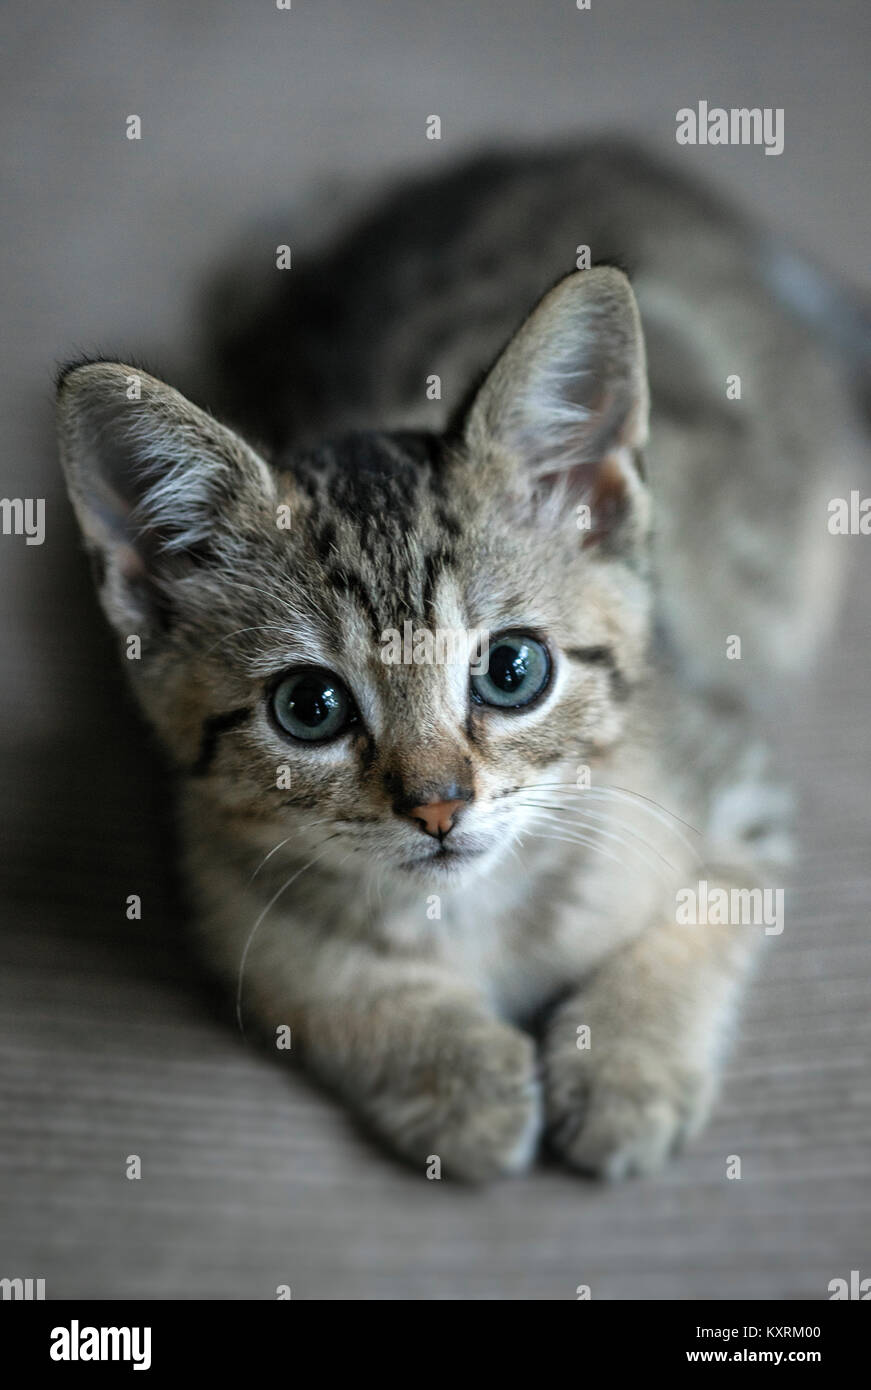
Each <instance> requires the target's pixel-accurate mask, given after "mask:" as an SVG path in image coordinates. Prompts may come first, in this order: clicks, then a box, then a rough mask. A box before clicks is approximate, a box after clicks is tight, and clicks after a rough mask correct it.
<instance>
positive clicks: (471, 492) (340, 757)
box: [158, 436, 645, 880]
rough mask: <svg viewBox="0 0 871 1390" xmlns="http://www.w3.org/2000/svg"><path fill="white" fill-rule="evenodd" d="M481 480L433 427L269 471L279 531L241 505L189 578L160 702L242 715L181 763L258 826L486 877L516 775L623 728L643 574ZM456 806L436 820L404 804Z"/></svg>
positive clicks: (641, 619) (590, 749)
mask: <svg viewBox="0 0 871 1390" xmlns="http://www.w3.org/2000/svg"><path fill="white" fill-rule="evenodd" d="M470 464H471V465H472V466H470ZM485 474H486V460H482V459H477V460H475V461H472V460H470V459H469V458H468V457H466V456H463V455H461V456H459V457H457V458H455V459H453V458H452V457H451V454H450V451H449V450H448V449H446V448H444V447H441V446H439V445H438V444H437V443H435V442H434V441H431V440H428V439H423V438H416V437H410V436H406V437H397V436H394V437H389V436H366V437H363V438H358V439H354V440H349V441H345V442H344V443H342V444H339V445H338V446H336V447H335V448H332V449H325V450H323V451H321V452H320V453H319V454H317V455H314V456H309V457H308V458H307V459H305V460H298V461H297V462H296V464H295V467H294V470H293V472H290V473H287V474H279V475H278V477H277V494H276V496H277V506H278V507H281V506H282V505H287V506H288V507H289V508H290V514H291V518H292V520H291V525H290V530H280V529H278V528H277V527H276V525H275V524H274V522H273V521H271V519H270V520H268V521H266V524H265V525H262V526H261V525H260V524H259V523H258V521H257V519H256V517H255V518H254V519H253V520H252V519H249V522H248V523H246V524H243V525H241V526H240V534H239V535H238V537H237V538H236V545H237V546H238V547H239V551H240V553H236V554H234V555H233V558H232V562H231V561H230V560H229V559H228V560H227V561H225V563H224V567H223V568H221V566H220V564H216V566H215V568H214V569H213V570H212V571H210V572H207V569H206V565H205V564H202V565H201V566H200V567H199V570H198V572H197V573H196V576H195V577H192V578H191V580H190V584H189V595H188V603H189V612H190V614H191V618H190V620H189V624H188V625H187V627H186V630H184V632H183V636H182V638H181V641H180V642H179V645H178V647H177V648H176V646H175V643H173V648H172V650H173V656H172V657H169V656H168V657H167V658H166V659H165V662H164V663H162V664H163V672H162V675H161V678H160V681H161V686H162V689H163V694H162V696H161V712H160V714H159V715H158V718H159V721H160V722H161V723H162V722H164V721H169V720H172V719H173V711H174V710H176V709H179V708H185V709H187V710H190V709H191V707H192V706H197V707H198V709H199V713H200V715H201V716H202V719H203V721H204V723H205V722H206V721H207V720H208V718H209V716H210V715H211V714H213V713H218V714H222V713H225V712H226V713H232V712H233V711H236V710H240V711H246V713H244V714H241V713H240V715H239V719H238V722H236V723H234V724H233V726H232V727H228V728H226V729H224V730H223V732H221V733H220V734H219V736H218V737H217V738H215V739H214V741H213V742H212V743H211V748H210V750H209V748H207V753H206V758H205V759H203V758H201V756H200V752H199V749H198V748H191V746H190V743H189V742H188V745H187V749H186V757H185V761H186V763H187V765H188V766H190V765H191V764H193V765H198V767H199V771H198V774H197V776H198V779H200V780H202V781H203V782H204V783H207V784H208V789H209V792H210V794H212V795H213V796H214V797H216V798H217V799H218V800H219V801H220V803H221V804H222V806H224V807H225V808H226V811H227V812H228V813H230V814H232V815H234V816H236V817H248V818H249V820H250V827H249V828H250V829H251V831H252V832H253V833H256V837H257V840H258V843H260V844H262V843H265V840H271V842H272V843H277V842H278V841H279V840H280V839H282V837H283V836H284V835H288V834H292V835H294V836H295V837H299V836H303V835H304V836H305V837H306V844H307V845H309V846H310V847H311V848H312V850H313V851H314V850H315V849H317V848H318V847H319V846H320V845H321V844H323V845H324V846H326V845H327V844H329V845H330V849H329V850H328V851H327V850H325V857H326V859H327V862H328V863H332V864H338V863H339V862H341V861H342V860H343V859H345V860H346V861H347V863H348V866H349V868H351V869H354V868H359V866H360V862H361V861H360V856H364V857H365V858H366V859H369V860H373V861H375V862H377V863H378V864H380V865H383V866H386V867H387V868H388V869H390V870H395V871H397V872H399V873H401V874H403V875H409V874H418V875H420V874H423V875H424V876H426V877H427V878H428V879H430V880H432V879H437V878H444V877H445V876H446V875H456V874H458V873H461V872H466V871H475V870H476V869H479V868H482V867H484V866H486V865H488V864H490V863H492V861H493V859H494V857H497V856H500V855H502V854H507V853H508V850H509V848H510V847H511V846H512V844H513V843H514V842H515V840H516V837H517V832H518V830H519V829H520V828H521V827H522V826H523V824H524V823H525V822H526V821H527V819H528V818H529V815H530V810H529V807H528V805H524V800H525V798H524V795H523V789H524V788H526V787H538V788H540V787H541V786H542V785H543V784H547V783H551V784H553V783H557V782H565V781H566V780H569V781H570V782H571V783H572V784H574V783H575V781H576V778H577V766H578V764H582V763H586V762H588V761H589V760H590V759H592V758H594V757H595V756H596V754H597V752H599V751H601V750H602V749H603V748H605V747H607V746H609V745H610V744H611V743H612V742H613V741H614V739H615V738H616V737H617V735H618V733H619V731H620V728H621V726H622V720H623V716H624V709H625V696H626V693H627V691H628V688H629V687H630V685H631V684H632V683H633V681H634V680H635V679H636V677H637V673H638V667H639V662H640V659H641V651H642V644H643V637H644V629H645V589H644V585H643V583H642V581H641V580H639V578H638V577H637V576H636V575H634V574H633V572H632V571H631V570H629V569H626V568H625V567H623V566H620V565H616V564H615V563H614V562H613V561H610V562H609V561H604V562H603V561H602V560H601V559H600V558H598V557H597V556H596V555H595V552H593V551H590V552H587V551H585V550H583V549H582V548H581V546H580V544H579V532H578V529H577V518H576V515H575V513H574V512H573V511H572V510H571V509H569V510H568V512H567V513H565V514H563V515H562V516H561V517H558V518H557V520H556V523H555V524H551V525H547V524H542V518H541V517H539V516H538V515H537V514H536V512H535V510H534V509H532V508H531V507H529V506H528V505H526V503H525V502H524V499H523V498H517V497H515V498H511V497H509V496H507V495H506V494H504V493H502V494H500V492H499V491H498V490H496V491H493V490H492V488H491V486H490V483H489V481H488V480H487V478H486V476H485ZM231 540H232V536H231V535H228V536H227V539H226V541H225V543H224V546H223V547H222V546H220V545H219V546H217V550H218V553H221V551H222V549H223V550H224V552H225V553H228V552H229V545H230V543H231ZM391 634H396V635H395V637H392V636H391ZM482 634H489V640H487V639H486V637H485V638H484V640H483V652H482V653H480V652H479V651H478V649H477V646H476V641H477V640H479V639H480V637H481V636H482ZM177 640H178V639H177ZM481 655H483V657H484V660H481V659H480V657H481ZM415 657H416V658H417V660H415ZM485 667H486V670H485V669H484V668H485ZM168 688H171V689H172V691H173V694H172V696H171V698H170V699H169V700H167V698H166V693H165V692H166V690H167V689H168ZM192 723H193V727H194V728H195V727H196V721H192ZM208 733H209V725H208V724H207V723H206V738H207V739H208ZM178 752H181V748H180V747H179V748H178ZM551 796H552V799H554V800H557V801H558V800H559V796H558V795H556V796H554V795H553V788H551ZM527 800H528V798H527ZM452 801H458V802H460V803H461V805H460V806H459V807H458V808H456V811H455V814H454V816H453V824H452V827H451V829H450V832H449V833H448V834H446V835H443V836H439V835H438V834H435V835H433V834H431V833H426V830H425V825H426V821H425V819H422V818H421V817H420V816H419V815H418V816H417V817H415V816H414V815H413V814H412V813H413V812H415V811H416V810H419V808H422V807H426V806H427V805H431V804H433V803H443V802H452ZM431 828H435V829H437V826H435V825H433V826H431ZM328 837H332V838H328Z"/></svg>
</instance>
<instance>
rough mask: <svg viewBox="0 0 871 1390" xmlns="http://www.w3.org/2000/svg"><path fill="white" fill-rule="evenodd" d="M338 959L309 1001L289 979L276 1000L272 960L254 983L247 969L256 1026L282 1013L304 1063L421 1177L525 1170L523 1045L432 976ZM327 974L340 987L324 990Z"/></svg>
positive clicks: (536, 1092)
mask: <svg viewBox="0 0 871 1390" xmlns="http://www.w3.org/2000/svg"><path fill="white" fill-rule="evenodd" d="M348 954H349V953H347V952H346V953H345V955H344V958H343V960H342V961H341V965H339V964H338V962H337V969H336V971H335V974H334V972H333V971H332V970H331V969H329V968H327V969H326V970H325V969H319V970H318V971H317V975H318V977H319V979H320V981H321V984H319V985H318V986H316V987H315V988H314V989H313V990H312V992H311V993H309V992H308V991H306V992H305V993H304V994H303V995H301V994H300V991H299V985H300V980H299V977H298V976H297V978H296V979H295V981H294V988H293V990H292V991H291V990H290V988H288V992H287V995H286V996H285V997H284V999H282V993H283V991H282V990H281V980H280V978H279V979H277V978H276V973H275V969H274V966H275V961H274V959H273V961H272V963H271V966H270V968H269V970H268V971H267V973H266V975H265V976H264V977H262V978H261V979H259V980H258V979H257V976H256V968H255V972H254V973H253V974H252V972H249V975H248V978H247V980H246V996H247V997H248V999H249V1000H250V1001H251V1002H252V1003H255V1006H256V1007H257V1009H258V1014H259V1017H260V1022H261V1024H262V1025H263V1026H265V1027H266V1028H267V1029H272V1028H274V1027H275V1026H277V1024H278V1023H280V1022H281V1019H282V1015H284V1016H285V1017H286V1016H287V1015H288V1014H289V1016H290V1021H291V1022H292V1025H293V1040H294V1041H293V1045H294V1049H296V1046H297V1043H299V1044H300V1050H301V1052H302V1056H303V1060H304V1061H305V1062H306V1064H307V1065H308V1066H309V1067H310V1068H311V1070H312V1071H314V1072H315V1073H316V1074H317V1075H318V1076H319V1077H321V1078H322V1079H323V1080H325V1081H326V1082H327V1083H328V1084H329V1085H330V1086H331V1087H332V1088H333V1089H335V1090H337V1091H338V1092H340V1094H341V1095H342V1096H343V1097H344V1098H345V1099H346V1100H347V1102H348V1103H349V1105H350V1106H351V1108H352V1109H353V1110H355V1111H356V1112H357V1113H358V1114H359V1115H360V1116H361V1117H362V1118H363V1119H364V1121H365V1122H366V1123H367V1125H368V1126H370V1127H371V1128H372V1129H373V1130H374V1131H376V1132H377V1133H378V1134H379V1135H380V1136H381V1138H382V1139H384V1140H385V1141H386V1142H387V1143H388V1144H389V1146H390V1147H391V1148H393V1149H394V1150H395V1151H396V1152H397V1153H399V1154H400V1155H402V1156H403V1157H405V1158H406V1159H408V1160H410V1162H412V1163H413V1164H414V1165H415V1166H416V1167H417V1168H418V1169H419V1171H420V1172H424V1170H425V1168H426V1165H427V1161H428V1160H429V1159H430V1157H431V1156H438V1158H439V1159H440V1160H441V1165H442V1170H443V1171H444V1173H445V1174H448V1175H451V1174H453V1175H454V1176H457V1177H460V1178H465V1179H468V1180H471V1181H483V1180H486V1179H488V1178H493V1177H496V1176H498V1175H499V1174H503V1173H512V1172H517V1171H520V1170H521V1169H523V1168H525V1167H527V1166H528V1164H529V1162H530V1161H531V1159H532V1157H533V1155H534V1152H535V1149H536V1146H537V1141H538V1136H539V1132H540V1129H541V1109H542V1107H541V1097H540V1087H539V1083H538V1077H537V1066H536V1054H535V1046H534V1043H533V1041H532V1039H530V1038H529V1037H527V1035H526V1034H524V1033H521V1032H519V1031H518V1030H516V1029H514V1028H511V1027H507V1026H505V1025H504V1024H502V1023H500V1022H498V1021H497V1020H496V1019H495V1018H493V1017H492V1016H491V1015H490V1014H489V1013H488V1012H487V1010H486V1008H485V1006H484V1004H483V1002H482V1000H481V998H480V997H479V996H478V995H477V994H475V993H473V992H471V991H470V990H469V988H468V986H464V985H463V984H462V982H460V981H458V980H456V979H454V978H453V977H452V976H450V975H449V974H448V973H447V972H445V971H443V970H441V969H438V968H437V967H431V966H429V965H425V964H421V965H413V964H411V963H410V962H404V963H403V962H393V963H391V962H389V961H387V960H384V959H383V958H381V959H378V958H375V957H374V956H373V955H370V954H369V953H368V952H364V951H359V952H356V953H355V957H354V959H353V960H349V959H348ZM329 976H333V978H334V979H335V978H339V979H344V980H346V981H348V985H347V987H346V989H345V990H344V991H343V992H339V991H338V990H335V989H334V988H333V987H332V985H330V986H329V987H325V986H324V984H323V982H324V980H325V978H328V977H329ZM288 986H290V980H288ZM291 993H292V996H293V998H295V1000H296V1004H295V1005H291V1006H290V1007H289V1008H288V1007H287V1004H288V1000H289V999H290V997H291ZM258 1000H259V1003H258V1002H256V1001H258ZM267 1001H268V1002H267Z"/></svg>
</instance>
